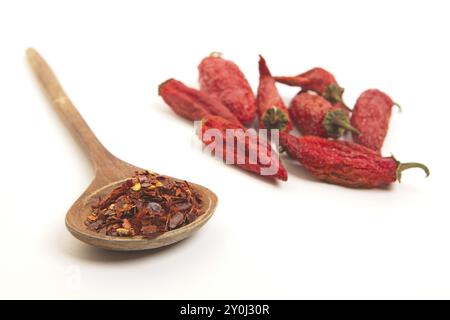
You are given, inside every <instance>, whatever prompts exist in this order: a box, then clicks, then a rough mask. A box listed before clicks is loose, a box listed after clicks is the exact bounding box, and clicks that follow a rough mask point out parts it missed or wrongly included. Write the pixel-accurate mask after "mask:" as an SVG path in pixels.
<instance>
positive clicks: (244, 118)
mask: <svg viewBox="0 0 450 320" xmlns="http://www.w3.org/2000/svg"><path fill="white" fill-rule="evenodd" d="M198 71H199V81H200V87H201V90H202V91H204V92H206V93H207V94H209V95H212V96H213V97H215V98H217V99H219V100H220V101H222V103H223V104H224V105H225V106H227V107H228V109H230V110H231V112H233V114H234V115H235V116H236V117H237V118H238V119H239V120H240V121H241V122H242V123H249V122H251V121H253V119H254V118H255V115H256V102H255V95H254V94H253V92H252V88H251V87H250V84H249V83H248V81H247V79H246V78H245V76H244V74H243V73H242V72H241V70H240V69H239V67H238V66H237V65H236V64H235V63H233V62H231V61H229V60H225V59H222V58H221V57H220V55H219V54H217V53H213V54H211V56H209V57H207V58H205V59H203V60H202V62H201V63H200V65H199V66H198Z"/></svg>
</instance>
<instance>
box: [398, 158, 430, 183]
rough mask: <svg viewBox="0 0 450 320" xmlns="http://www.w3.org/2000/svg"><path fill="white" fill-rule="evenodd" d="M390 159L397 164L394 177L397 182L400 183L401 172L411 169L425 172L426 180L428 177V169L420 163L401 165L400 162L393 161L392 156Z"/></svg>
mask: <svg viewBox="0 0 450 320" xmlns="http://www.w3.org/2000/svg"><path fill="white" fill-rule="evenodd" d="M392 158H393V159H394V161H395V162H396V163H397V170H396V172H395V176H396V178H397V180H398V182H402V172H403V171H405V170H408V169H411V168H420V169H422V170H423V171H424V172H425V174H426V177H427V178H428V176H429V175H430V169H428V167H427V166H426V165H424V164H422V163H418V162H407V163H401V162H399V161H397V159H395V158H394V156H392Z"/></svg>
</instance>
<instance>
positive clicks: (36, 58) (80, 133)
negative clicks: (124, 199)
mask: <svg viewBox="0 0 450 320" xmlns="http://www.w3.org/2000/svg"><path fill="white" fill-rule="evenodd" d="M27 58H28V61H29V63H30V65H31V67H32V69H33V71H34V73H35V74H36V76H37V78H38V79H39V82H40V83H41V85H42V87H43V89H44V91H45V92H46V94H47V96H48V98H49V99H50V102H51V103H52V104H53V105H54V107H55V109H56V111H57V112H58V113H59V115H60V118H61V119H62V120H63V121H64V123H65V125H66V126H67V127H68V128H69V130H70V131H71V132H72V134H73V136H74V137H75V139H76V140H77V141H78V143H79V144H80V145H81V147H82V148H83V149H84V151H85V152H86V154H87V156H88V157H89V158H90V160H91V161H92V163H93V165H94V168H95V170H96V171H98V169H99V168H100V166H101V164H103V163H104V162H105V160H108V159H111V158H113V157H114V156H113V155H112V154H111V153H110V152H109V151H108V150H106V148H105V147H104V146H103V145H102V144H101V143H100V141H99V140H98V139H97V137H96V136H95V134H94V133H93V132H92V130H91V129H90V128H89V126H88V125H87V123H86V122H85V121H84V119H83V118H82V117H81V115H80V114H79V113H78V111H77V109H76V108H75V106H74V105H73V104H72V102H71V101H70V99H69V97H68V96H67V95H66V93H65V92H64V90H63V88H62V86H61V84H60V83H59V81H58V79H57V78H56V76H55V74H54V73H53V71H52V70H51V68H50V67H49V65H48V64H47V62H45V60H44V59H43V58H42V57H41V56H40V54H39V53H38V52H37V51H36V50H34V49H32V48H29V49H28V50H27Z"/></svg>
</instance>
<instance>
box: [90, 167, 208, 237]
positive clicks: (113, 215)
mask: <svg viewBox="0 0 450 320" xmlns="http://www.w3.org/2000/svg"><path fill="white" fill-rule="evenodd" d="M201 204H202V200H201V197H200V195H199V194H198V193H197V192H196V191H195V190H194V189H192V188H191V186H190V185H189V184H188V183H187V182H186V181H183V182H178V181H175V180H173V179H171V178H168V177H165V176H161V175H158V174H155V173H150V172H148V171H145V172H136V173H135V175H134V176H133V177H132V178H131V179H129V180H127V181H125V182H124V183H123V184H122V185H121V186H119V187H117V188H115V189H114V190H112V191H111V192H110V193H109V194H108V195H107V196H105V197H104V198H100V199H99V201H98V203H97V204H96V205H94V206H93V207H92V212H91V213H90V215H88V217H87V219H86V222H85V224H86V226H87V227H88V228H89V229H90V230H94V231H96V232H98V233H102V234H105V235H110V236H118V237H135V236H141V237H144V238H154V237H157V236H159V235H161V234H162V233H164V232H167V231H170V230H174V229H177V228H180V227H183V226H185V225H187V224H189V223H191V222H193V221H194V220H195V219H197V217H198V216H199V215H201V211H200V208H201Z"/></svg>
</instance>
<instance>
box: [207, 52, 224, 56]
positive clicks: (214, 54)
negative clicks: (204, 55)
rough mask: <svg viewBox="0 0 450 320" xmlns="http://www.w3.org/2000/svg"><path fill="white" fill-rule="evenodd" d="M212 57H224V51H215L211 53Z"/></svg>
mask: <svg viewBox="0 0 450 320" xmlns="http://www.w3.org/2000/svg"><path fill="white" fill-rule="evenodd" d="M209 56H210V57H214V58H222V57H223V53H222V52H220V51H213V52H211V53H210V54H209Z"/></svg>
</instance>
